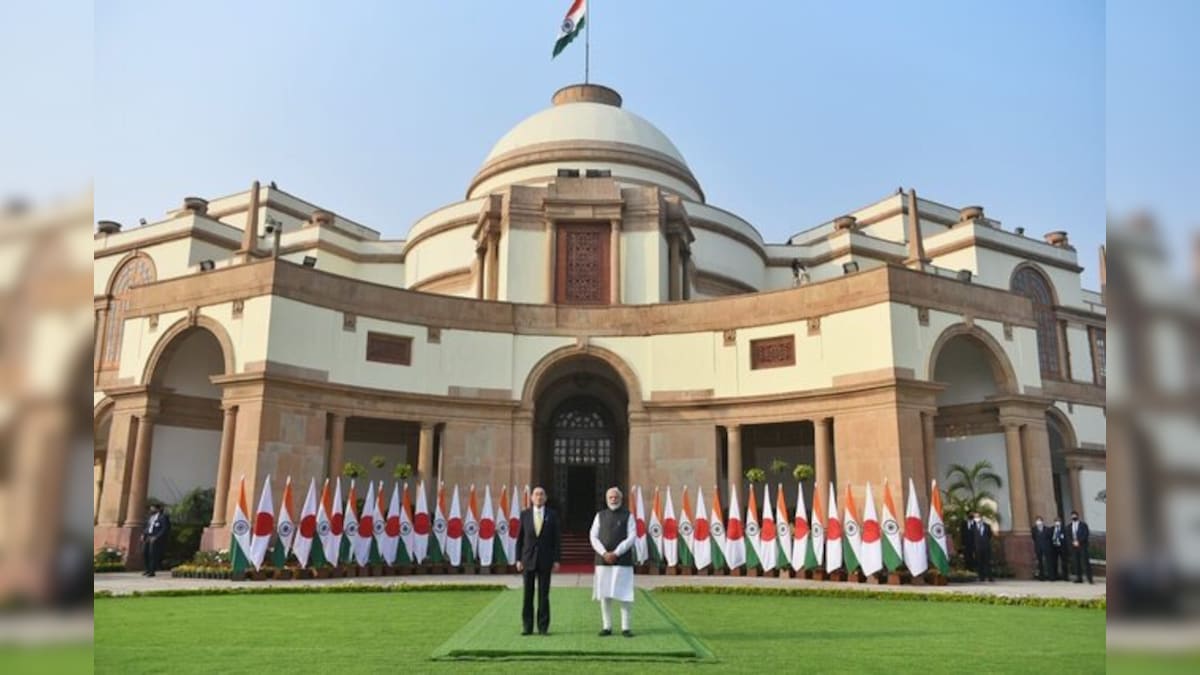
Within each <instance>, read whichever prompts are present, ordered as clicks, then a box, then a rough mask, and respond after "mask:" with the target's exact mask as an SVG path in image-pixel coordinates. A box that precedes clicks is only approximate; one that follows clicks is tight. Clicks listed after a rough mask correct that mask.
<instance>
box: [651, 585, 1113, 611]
mask: <svg viewBox="0 0 1200 675" xmlns="http://www.w3.org/2000/svg"><path fill="white" fill-rule="evenodd" d="M652 592H654V593H695V594H701V595H761V596H776V597H778V596H784V597H810V598H855V599H860V600H922V601H925V602H966V603H975V604H981V605H1012V606H1020V607H1075V608H1079V609H1101V610H1103V609H1107V608H1108V600H1107V599H1106V598H1095V599H1091V600H1075V599H1071V598H1042V597H1037V596H1024V595H1022V596H1008V595H989V594H986V593H919V592H913V593H910V592H904V591H900V592H897V591H865V590H864V591H858V590H850V589H841V588H775V587H762V586H660V587H658V588H655V589H653V591H652Z"/></svg>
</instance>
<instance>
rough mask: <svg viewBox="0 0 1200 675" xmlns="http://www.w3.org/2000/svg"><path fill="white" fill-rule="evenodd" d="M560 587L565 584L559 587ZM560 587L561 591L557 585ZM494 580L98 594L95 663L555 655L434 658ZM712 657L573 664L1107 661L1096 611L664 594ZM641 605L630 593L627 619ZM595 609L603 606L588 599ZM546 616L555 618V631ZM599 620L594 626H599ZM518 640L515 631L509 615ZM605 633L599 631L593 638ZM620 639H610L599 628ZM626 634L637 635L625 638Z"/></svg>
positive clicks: (430, 666)
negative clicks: (473, 587)
mask: <svg viewBox="0 0 1200 675" xmlns="http://www.w3.org/2000/svg"><path fill="white" fill-rule="evenodd" d="M564 590H567V589H564ZM557 592H558V591H556V593H557ZM498 595H499V592H497V591H444V592H422V591H412V592H405V593H346V594H340V593H321V594H312V595H303V594H294V595H262V596H254V595H246V596H199V597H163V598H155V597H143V598H114V599H106V598H98V599H96V601H95V617H96V624H95V626H96V629H95V641H96V647H95V666H96V672H100V673H122V674H124V673H138V672H147V671H159V672H165V671H167V670H169V671H170V672H172V673H189V672H195V673H212V672H222V673H229V672H241V671H253V672H256V673H263V672H286V673H289V675H293V674H294V673H296V672H314V671H315V670H317V669H326V668H334V669H335V671H336V672H338V673H351V672H398V671H401V670H402V671H404V672H411V673H425V672H446V673H451V672H453V673H459V672H508V671H511V670H513V669H524V668H527V667H539V668H541V667H547V666H548V665H550V664H547V663H545V662H542V663H541V664H534V663H522V662H512V661H509V662H500V663H494V662H493V663H488V662H462V661H458V662H435V661H431V660H430V656H431V654H432V653H433V651H434V649H435V648H436V647H438V646H439V645H441V644H442V643H443V642H445V641H446V640H447V639H448V638H450V636H451V635H453V634H454V633H455V632H456V631H458V630H459V629H460V628H462V627H463V626H464V625H465V624H467V622H468V621H470V620H471V619H472V618H473V617H474V616H475V615H476V614H477V613H478V612H479V611H480V610H482V609H483V608H484V607H486V606H487V605H488V604H490V603H491V602H492V601H493V600H495V599H496V597H497V596H498ZM654 597H655V599H656V600H657V601H658V603H659V604H661V605H662V606H663V607H664V608H665V610H666V611H667V613H668V615H673V617H674V618H675V620H676V621H677V622H678V623H679V625H680V626H681V627H682V628H684V629H685V630H687V631H689V632H690V633H691V634H692V635H693V636H695V637H696V638H699V639H700V640H701V642H703V643H704V644H705V645H707V646H708V647H709V648H710V649H711V650H712V652H713V653H714V655H715V657H716V659H717V662H716V663H698V664H691V663H689V664H674V663H653V664H646V663H642V664H638V663H615V662H586V661H584V662H572V663H570V665H569V670H570V672H571V674H572V675H576V674H579V673H593V672H595V673H600V672H606V673H612V672H638V673H644V672H651V671H652V672H654V673H660V672H690V671H693V670H701V671H707V672H712V673H718V672H720V673H725V672H794V671H797V670H804V671H807V672H814V671H816V672H855V673H861V672H885V671H886V672H913V671H921V672H960V671H962V670H963V669H964V668H970V669H973V670H982V671H986V672H989V673H991V672H1018V671H1024V672H1025V673H1033V672H1103V670H1104V667H1105V654H1104V612H1102V611H1099V610H1083V609H1078V608H1041V607H997V606H990V605H969V604H947V603H928V602H920V601H912V600H902V599H897V600H890V599H883V600H874V599H842V598H806V597H740V596H730V595H689V594H682V593H669V594H668V593H663V594H658V595H655V596H654ZM645 611H647V606H646V604H645V603H641V604H638V605H635V608H634V626H635V629H636V627H637V621H638V617H639V613H642V612H645ZM596 614H597V616H596V621H597V623H598V621H599V616H598V615H599V610H598V609H597V610H596ZM555 628H556V627H555V626H554V625H553V624H552V626H551V630H552V631H554V630H555ZM597 628H598V626H597ZM511 631H512V632H511V636H512V639H513V640H514V641H518V640H529V639H534V640H536V639H541V638H538V637H537V636H534V637H532V638H522V637H520V636H519V635H518V633H519V631H520V617H519V616H518V615H514V616H513V617H512V627H511ZM597 639H601V638H597ZM603 639H607V640H612V639H621V638H617V637H613V638H603ZM634 639H635V640H636V639H637V638H634Z"/></svg>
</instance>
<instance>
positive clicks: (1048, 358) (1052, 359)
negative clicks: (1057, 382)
mask: <svg viewBox="0 0 1200 675" xmlns="http://www.w3.org/2000/svg"><path fill="white" fill-rule="evenodd" d="M1012 290H1013V292H1014V293H1019V294H1021V295H1023V296H1025V297H1027V298H1029V299H1030V300H1032V301H1033V318H1034V320H1035V321H1037V344H1038V362H1039V363H1040V364H1041V367H1042V375H1046V376H1050V377H1061V376H1062V368H1061V366H1060V364H1059V361H1058V326H1057V325H1056V320H1055V318H1054V294H1053V293H1051V291H1050V282H1048V281H1046V277H1044V276H1042V274H1041V272H1038V271H1037V270H1035V269H1034V268H1032V267H1022V268H1021V269H1019V270H1017V272H1016V274H1013V277H1012Z"/></svg>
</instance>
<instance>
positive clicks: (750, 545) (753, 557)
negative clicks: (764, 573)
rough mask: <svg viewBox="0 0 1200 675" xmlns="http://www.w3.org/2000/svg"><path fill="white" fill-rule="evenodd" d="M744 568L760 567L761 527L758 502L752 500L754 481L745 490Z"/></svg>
mask: <svg viewBox="0 0 1200 675" xmlns="http://www.w3.org/2000/svg"><path fill="white" fill-rule="evenodd" d="M746 494H748V495H750V496H749V497H747V498H746V569H747V570H750V569H753V568H756V567H762V558H761V557H760V556H759V550H760V549H761V548H762V529H761V528H759V526H758V504H757V503H755V501H754V483H751V484H750V489H748V490H746Z"/></svg>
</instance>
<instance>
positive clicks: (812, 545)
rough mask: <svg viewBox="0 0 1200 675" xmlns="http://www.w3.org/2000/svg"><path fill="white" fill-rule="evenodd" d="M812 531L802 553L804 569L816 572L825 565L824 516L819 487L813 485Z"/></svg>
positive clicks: (810, 525)
mask: <svg viewBox="0 0 1200 675" xmlns="http://www.w3.org/2000/svg"><path fill="white" fill-rule="evenodd" d="M809 527H811V528H812V531H811V532H810V534H809V538H808V548H807V549H806V550H805V553H804V569H806V570H816V569H820V568H821V567H822V566H823V565H824V564H825V514H824V513H823V512H822V511H821V486H819V485H817V484H816V483H813V507H812V519H811V520H810V524H809Z"/></svg>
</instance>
